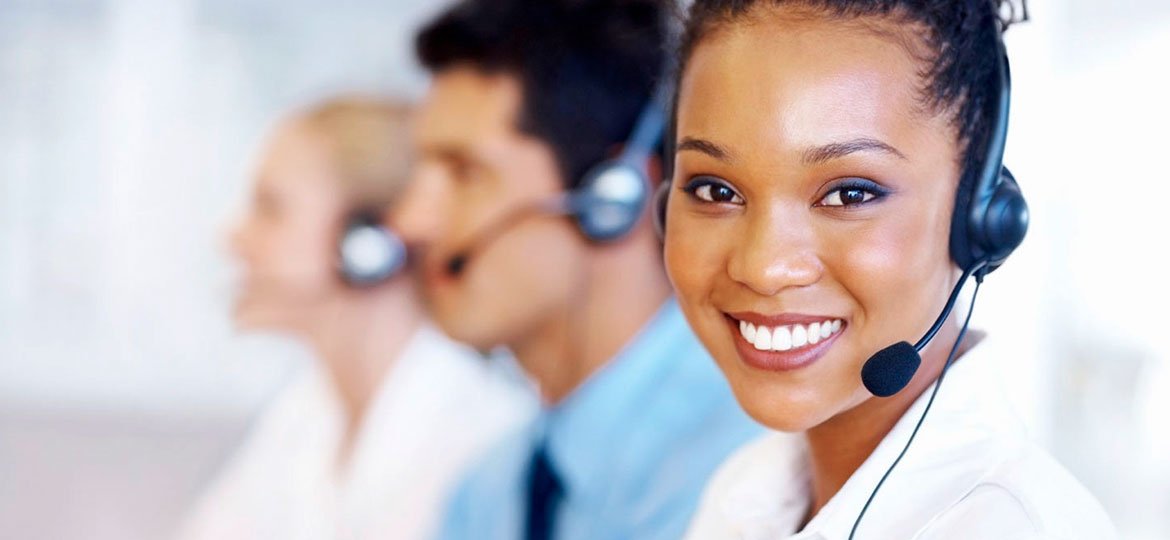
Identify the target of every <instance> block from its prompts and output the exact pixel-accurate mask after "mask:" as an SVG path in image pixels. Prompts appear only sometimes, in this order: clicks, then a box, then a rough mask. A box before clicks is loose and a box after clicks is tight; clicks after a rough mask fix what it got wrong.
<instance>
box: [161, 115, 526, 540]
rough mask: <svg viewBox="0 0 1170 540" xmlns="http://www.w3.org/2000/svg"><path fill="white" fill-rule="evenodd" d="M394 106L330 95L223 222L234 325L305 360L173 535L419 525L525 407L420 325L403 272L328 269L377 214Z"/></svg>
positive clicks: (403, 159) (193, 539)
mask: <svg viewBox="0 0 1170 540" xmlns="http://www.w3.org/2000/svg"><path fill="white" fill-rule="evenodd" d="M409 118H410V110H409V108H408V107H407V106H405V105H402V104H398V103H393V102H388V101H382V100H378V99H367V98H347V99H335V100H332V101H328V102H326V103H323V104H321V105H318V106H316V107H314V108H312V109H310V110H308V111H305V112H303V113H301V114H298V115H296V116H294V117H293V118H291V119H289V120H287V121H286V122H284V123H283V124H281V125H280V126H279V127H278V128H277V129H276V130H275V133H274V134H273V135H272V137H271V140H270V143H269V145H268V147H267V150H266V152H265V153H264V155H263V159H262V161H261V164H260V167H259V170H258V173H257V174H256V176H255V179H254V181H253V191H252V195H251V204H250V205H249V206H248V209H247V211H246V213H245V215H244V216H243V217H242V219H241V220H240V221H239V222H238V223H236V224H235V226H234V228H233V230H232V232H231V234H230V245H231V250H232V252H233V255H235V256H236V257H237V258H238V259H239V260H240V261H241V263H242V266H243V279H242V283H241V287H240V291H239V294H238V298H237V301H236V305H235V310H234V314H233V315H234V321H235V324H236V326H237V328H239V329H241V330H248V331H275V332H280V333H284V334H288V335H290V336H292V337H294V338H296V339H298V340H300V341H302V342H304V343H305V344H306V345H308V347H309V348H310V349H311V350H312V351H313V352H314V353H315V356H316V358H317V360H318V361H317V362H315V365H314V366H313V367H312V368H310V369H309V370H308V373H306V374H304V375H303V376H302V377H300V378H299V379H298V380H296V381H295V382H294V383H293V384H291V385H290V387H289V388H287V389H285V390H284V391H283V392H282V394H281V395H280V396H279V397H278V398H277V399H276V400H275V402H274V403H273V404H272V405H271V407H270V408H269V409H268V410H267V411H265V412H264V413H263V414H262V416H261V417H260V419H259V420H258V421H257V423H256V425H255V428H254V431H253V433H251V434H250V436H249V437H248V439H247V440H246V442H245V443H244V445H243V447H242V448H241V449H240V451H239V452H238V454H237V455H236V456H235V457H234V458H233V459H232V460H231V462H230V463H229V464H228V466H227V467H226V469H225V470H224V471H223V472H222V473H221V475H220V477H219V478H218V479H216V480H215V481H214V483H213V484H212V486H211V488H210V489H209V490H208V491H207V492H206V494H205V495H204V496H203V497H202V499H201V500H200V501H199V503H198V504H197V507H196V508H195V510H194V512H193V513H192V515H191V516H190V518H189V519H188V521H187V522H186V523H185V524H184V526H183V528H182V530H181V531H180V538H182V539H184V540H202V539H207V540H211V539H215V540H229V539H270V538H280V539H285V540H288V539H329V538H345V539H364V538H379V539H416V538H425V537H429V536H430V534H431V532H432V527H433V525H434V522H435V519H436V517H437V511H438V510H439V509H440V508H441V507H442V505H443V502H444V501H445V497H446V493H447V490H448V488H449V487H450V484H451V482H452V481H453V480H456V479H457V478H458V475H459V473H460V471H461V470H462V468H463V467H464V466H465V465H466V464H467V462H468V460H469V459H473V458H474V457H475V456H476V455H477V454H478V452H479V451H480V450H481V449H483V448H484V447H485V445H487V444H490V443H492V442H493V440H494V439H495V437H496V436H497V435H498V434H501V433H502V432H503V431H505V430H507V429H508V428H509V427H511V426H513V425H515V423H516V422H518V421H519V420H521V419H523V417H524V416H525V414H526V411H527V410H528V408H529V405H528V404H527V402H526V398H524V397H523V393H522V392H519V391H518V390H517V389H516V387H515V384H514V381H512V380H510V379H509V378H508V377H507V376H506V373H504V372H503V370H501V369H499V367H500V366H494V365H489V364H488V363H487V362H485V361H484V360H483V359H482V358H479V357H478V356H477V355H475V353H473V352H471V351H468V350H466V349H463V348H461V347H460V346H457V345H455V344H453V343H452V342H450V341H448V340H447V339H446V338H444V337H443V336H441V335H440V334H439V333H438V332H437V331H436V330H435V329H433V328H432V327H431V325H430V324H429V323H428V322H427V318H426V315H425V311H424V306H423V305H422V303H421V302H420V300H419V297H418V296H417V295H416V292H415V286H414V283H413V280H412V279H411V278H410V277H409V272H397V273H396V274H395V275H391V276H389V277H386V278H383V279H378V280H374V282H372V283H363V284H362V285H360V286H358V285H355V284H354V283H353V281H352V280H351V279H346V278H345V277H344V276H343V274H342V272H341V271H340V270H339V258H340V255H339V252H340V247H339V244H340V241H341V238H342V236H343V234H344V232H345V230H346V228H347V225H348V224H349V223H351V220H353V219H354V216H355V213H357V212H362V211H365V212H367V213H368V212H369V211H370V210H371V209H374V210H377V211H380V212H379V213H375V214H373V215H375V216H378V217H381V218H386V217H387V216H386V213H385V212H386V211H389V212H392V211H393V207H394V203H395V201H396V199H397V198H398V197H399V194H400V192H401V191H402V188H403V186H404V182H405V181H406V179H407V177H408V172H409V168H410V160H411V157H410V156H411V154H410V145H409Z"/></svg>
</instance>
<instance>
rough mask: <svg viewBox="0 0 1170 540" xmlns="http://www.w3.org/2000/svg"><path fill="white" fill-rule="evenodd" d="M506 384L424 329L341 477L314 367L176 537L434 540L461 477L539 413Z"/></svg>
mask: <svg viewBox="0 0 1170 540" xmlns="http://www.w3.org/2000/svg"><path fill="white" fill-rule="evenodd" d="M493 360H494V359H493ZM497 367H498V366H497ZM502 375H503V374H502V373H500V370H498V369H495V368H494V367H489V366H488V365H486V364H485V362H484V360H483V359H482V358H478V357H477V355H475V353H474V352H471V351H470V350H468V349H465V348H463V347H461V346H458V345H456V344H454V343H452V342H451V341H449V340H448V339H447V338H446V337H444V336H443V335H441V334H440V333H438V331H437V330H435V329H433V328H430V327H423V328H422V329H420V330H419V331H417V332H416V333H415V335H414V336H412V337H411V340H410V342H409V343H408V345H407V346H406V348H404V349H403V352H402V354H401V355H400V356H399V358H397V359H396V360H395V362H394V364H393V365H392V366H391V368H390V369H389V371H388V373H387V375H386V377H385V379H384V381H383V383H382V385H381V387H380V388H379V390H378V391H377V393H376V395H375V397H374V399H373V400H372V401H371V402H370V406H369V409H368V410H367V411H366V413H365V417H364V419H363V420H362V424H361V426H360V428H359V431H358V433H357V435H356V436H355V439H354V441H353V448H352V453H351V454H350V456H349V462H348V463H347V464H346V465H345V466H344V468H340V469H339V468H338V467H337V457H338V452H340V451H341V448H340V447H341V444H342V441H341V438H342V437H343V432H344V429H345V427H344V426H345V416H344V413H343V411H342V407H341V403H340V400H339V397H338V396H337V394H336V393H335V391H334V387H333V385H332V384H331V382H330V380H329V378H328V374H327V373H325V372H324V371H323V369H322V368H320V367H318V366H316V365H314V366H313V367H312V368H310V369H309V371H308V373H305V374H304V376H303V377H301V378H299V379H298V380H296V381H294V383H292V384H291V385H290V386H289V387H288V388H286V389H285V390H283V391H282V393H281V395H280V396H278V398H277V399H276V400H275V402H274V403H273V404H272V405H271V406H270V408H269V409H267V410H266V411H265V412H264V413H263V415H262V416H261V418H260V420H259V421H258V423H257V424H256V427H255V429H254V430H253V432H252V433H251V434H250V435H249V437H248V439H247V440H246V442H245V443H244V445H243V447H242V448H241V449H240V451H239V452H238V453H237V454H236V455H235V456H234V457H233V458H232V460H231V461H230V462H229V464H228V466H227V467H226V468H225V470H224V471H223V472H222V473H221V475H220V476H219V477H218V478H217V479H216V481H215V482H214V483H213V484H212V487H211V489H209V490H208V491H207V492H206V493H205V494H204V495H203V497H202V498H201V499H200V501H199V503H198V504H197V505H196V508H195V511H194V512H193V513H192V515H191V516H190V517H189V519H188V521H187V522H186V523H185V524H184V526H183V528H182V529H181V532H180V535H179V538H181V539H182V540H258V539H269V538H279V539H281V540H335V539H344V540H365V539H387V540H416V539H423V538H430V537H431V536H432V535H433V534H434V533H435V531H434V528H435V527H436V525H437V523H438V519H439V518H440V516H441V514H442V509H443V507H444V504H445V502H446V499H447V497H448V496H449V491H450V490H451V489H452V488H453V486H454V483H455V482H456V481H458V479H459V477H460V475H461V474H462V472H463V470H464V469H465V468H466V467H467V466H468V465H470V462H471V461H473V460H474V459H476V458H478V457H479V454H480V453H481V452H483V451H485V450H486V449H487V448H488V447H490V445H491V444H493V443H494V442H495V441H496V440H497V439H498V438H499V437H500V436H502V435H503V434H504V433H506V432H507V431H511V430H514V429H516V428H518V427H519V425H520V424H521V423H522V422H524V421H525V420H527V419H528V418H530V417H531V416H532V415H533V414H535V411H536V408H537V407H536V401H535V398H534V396H533V395H530V394H529V393H528V392H527V391H525V390H522V389H521V388H519V387H518V385H517V384H515V382H516V381H509V380H506V377H503V376H502Z"/></svg>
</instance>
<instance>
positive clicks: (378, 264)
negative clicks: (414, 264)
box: [337, 210, 406, 287]
mask: <svg viewBox="0 0 1170 540" xmlns="http://www.w3.org/2000/svg"><path fill="white" fill-rule="evenodd" d="M337 255H338V272H339V273H340V275H341V278H342V280H343V281H345V282H346V283H347V284H349V285H352V286H355V287H370V286H373V285H377V284H379V283H382V282H384V281H386V280H387V279H390V277H392V276H394V275H395V274H397V273H398V271H399V270H401V269H402V267H403V266H405V265H406V246H405V245H404V244H403V243H402V240H401V239H400V238H399V237H398V235H397V234H395V233H394V232H393V231H391V230H390V229H389V228H387V227H386V226H385V225H384V224H383V223H382V216H381V214H380V213H379V212H377V211H373V210H362V211H358V212H354V213H352V214H351V215H350V216H349V219H347V220H346V224H345V229H344V230H343V231H342V234H341V238H340V239H339V240H338V246H337Z"/></svg>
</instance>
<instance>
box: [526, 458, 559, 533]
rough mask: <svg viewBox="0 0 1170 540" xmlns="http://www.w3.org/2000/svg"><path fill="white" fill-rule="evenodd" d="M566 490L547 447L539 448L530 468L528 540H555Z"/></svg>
mask: <svg viewBox="0 0 1170 540" xmlns="http://www.w3.org/2000/svg"><path fill="white" fill-rule="evenodd" d="M562 495H563V489H562V487H561V482H560V480H558V479H557V475H556V472H555V471H553V468H552V464H551V463H549V460H548V454H547V453H546V452H545V447H544V444H541V445H539V446H537V448H536V451H535V452H533V454H532V462H531V463H530V464H529V467H528V514H527V515H526V516H525V524H524V539H525V540H552V537H553V527H554V526H555V523H556V513H557V506H559V504H560V502H561V498H562Z"/></svg>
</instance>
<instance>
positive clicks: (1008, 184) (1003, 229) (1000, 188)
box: [971, 167, 1029, 272]
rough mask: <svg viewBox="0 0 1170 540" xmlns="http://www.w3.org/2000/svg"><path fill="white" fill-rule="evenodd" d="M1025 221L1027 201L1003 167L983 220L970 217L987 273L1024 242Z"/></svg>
mask: <svg viewBox="0 0 1170 540" xmlns="http://www.w3.org/2000/svg"><path fill="white" fill-rule="evenodd" d="M1028 220H1029V216H1028V202H1027V201H1026V200H1024V195H1023V193H1021V192H1020V186H1019V184H1017V183H1016V179H1015V177H1013V176H1012V173H1011V171H1009V170H1008V169H1007V167H1004V168H1003V172H1002V174H1001V175H1000V181H999V184H998V185H996V186H995V192H994V193H993V194H992V195H991V199H990V201H989V202H988V204H987V206H985V207H983V208H982V217H981V218H974V217H973V223H972V227H971V235H972V236H973V237H974V238H973V240H974V241H975V242H976V243H977V245H978V247H979V249H980V250H982V251H983V256H984V257H985V258H986V259H987V260H988V268H989V269H988V272H990V271H991V270H994V269H995V268H997V267H999V265H1001V264H1003V261H1004V260H1006V259H1007V257H1008V255H1011V254H1012V252H1013V251H1015V249H1016V248H1017V247H1019V246H1020V243H1021V242H1023V241H1024V236H1025V235H1026V234H1027V233H1028Z"/></svg>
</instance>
